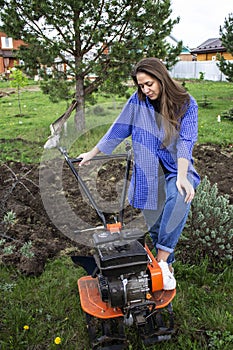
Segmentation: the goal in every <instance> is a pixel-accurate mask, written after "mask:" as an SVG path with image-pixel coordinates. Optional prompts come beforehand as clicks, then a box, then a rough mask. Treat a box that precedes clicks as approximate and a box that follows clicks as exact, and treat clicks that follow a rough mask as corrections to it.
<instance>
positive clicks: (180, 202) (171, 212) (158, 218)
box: [143, 177, 192, 264]
mask: <svg viewBox="0 0 233 350" xmlns="http://www.w3.org/2000/svg"><path fill="white" fill-rule="evenodd" d="M189 181H190V182H191V180H190V179H189ZM191 183H192V182H191ZM184 198H185V194H184V195H183V196H182V195H181V194H180V193H179V191H178V189H177V187H176V177H172V178H170V179H165V181H163V183H162V185H161V184H160V186H159V201H158V208H157V210H148V209H145V210H143V215H144V218H145V221H146V224H147V226H148V231H149V234H150V236H151V238H152V242H153V244H154V247H155V249H156V251H158V249H161V250H164V251H166V252H169V253H170V255H169V257H168V259H167V263H168V264H171V263H173V262H174V261H175V257H174V249H175V246H176V244H177V242H178V239H179V237H180V235H181V232H182V230H183V228H184V226H185V223H186V220H187V217H188V214H189V210H190V205H191V203H185V201H184Z"/></svg>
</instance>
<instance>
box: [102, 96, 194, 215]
mask: <svg viewBox="0 0 233 350" xmlns="http://www.w3.org/2000/svg"><path fill="white" fill-rule="evenodd" d="M156 116H158V113H156V112H155V109H154V107H153V106H152V104H151V102H150V100H149V99H148V98H146V101H140V100H139V98H138V94H137V92H136V93H134V94H133V95H132V96H131V97H130V99H129V100H128V102H127V103H126V105H125V106H124V108H123V110H122V112H121V114H120V115H119V117H118V118H117V119H116V120H115V122H114V123H113V124H112V126H111V127H110V129H109V130H108V131H107V133H106V134H105V135H104V136H103V138H102V139H101V140H100V141H99V143H98V144H97V147H98V149H99V150H100V151H101V152H103V153H105V154H111V153H112V152H113V150H114V149H115V148H116V147H117V146H118V145H119V144H120V143H121V142H122V141H123V140H124V139H125V138H127V137H129V136H131V138H132V147H133V153H134V168H133V173H132V177H131V182H130V186H129V191H128V199H129V203H130V204H131V205H132V206H134V207H135V208H139V209H153V210H154V209H156V208H157V200H158V182H159V181H158V179H159V174H158V168H159V162H160V163H162V164H163V165H164V167H165V168H166V169H167V171H168V173H167V174H166V178H169V177H173V176H177V159H178V158H186V159H188V160H189V167H188V173H189V175H190V176H191V177H192V179H193V183H194V186H197V185H198V183H199V182H200V178H199V175H198V173H197V172H196V170H195V168H194V167H193V158H192V150H193V146H194V143H195V142H196V141H197V132H198V106H197V103H196V101H195V100H194V98H193V97H192V96H190V103H189V106H188V109H187V111H186V113H185V115H184V116H183V118H182V119H181V124H180V130H179V137H178V138H174V140H173V141H172V142H171V143H170V145H169V146H167V147H163V146H162V140H163V139H164V129H163V127H162V126H161V127H159V126H158V123H157V121H156Z"/></svg>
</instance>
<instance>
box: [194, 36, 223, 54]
mask: <svg viewBox="0 0 233 350" xmlns="http://www.w3.org/2000/svg"><path fill="white" fill-rule="evenodd" d="M224 51H226V48H225V47H224V46H223V45H222V41H221V39H219V38H213V39H208V40H206V41H204V43H202V44H201V45H199V46H198V47H197V48H195V49H192V51H191V53H192V54H198V53H211V52H224Z"/></svg>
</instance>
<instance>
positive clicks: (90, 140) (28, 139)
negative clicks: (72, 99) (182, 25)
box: [0, 81, 233, 163]
mask: <svg viewBox="0 0 233 350" xmlns="http://www.w3.org/2000/svg"><path fill="white" fill-rule="evenodd" d="M1 84H6V83H1V82H0V90H4V88H6V85H3V86H2V87H1ZM186 88H187V89H188V91H189V93H190V94H192V95H193V96H194V97H195V98H196V99H197V101H198V102H200V104H201V102H202V101H203V98H204V96H207V101H208V102H210V105H209V106H208V108H204V107H201V106H200V107H199V139H198V142H199V143H206V142H210V143H214V144H221V145H223V146H228V145H229V144H232V142H233V140H232V121H230V120H228V119H222V121H221V123H219V122H218V121H217V116H218V115H220V114H221V113H222V112H223V111H225V110H229V109H230V108H232V105H233V84H230V83H226V82H206V81H204V82H199V81H198V82H187V83H186ZM35 90H36V89H35V86H34V85H33V86H32V87H28V88H26V89H25V90H22V92H21V93H20V102H21V108H22V114H23V115H22V116H19V107H18V98H17V94H11V95H9V96H6V97H3V98H1V99H0V119H1V129H0V151H1V160H2V161H3V160H16V161H21V162H33V163H34V162H39V161H40V157H41V155H42V152H43V145H44V143H45V142H46V140H47V137H48V136H49V135H50V130H49V125H50V124H51V123H52V122H53V121H55V120H56V119H57V118H58V117H59V116H61V115H62V114H63V113H64V112H65V110H66V109H67V103H66V102H65V101H62V102H59V103H56V104H54V103H51V102H50V100H49V98H48V96H47V95H43V94H42V92H41V91H40V90H38V89H37V90H36V91H35ZM125 101H126V100H125V99H124V98H116V97H113V96H111V97H109V98H105V97H98V103H97V104H96V105H94V106H90V105H87V106H86V130H85V132H84V135H83V136H81V135H78V134H77V132H76V131H75V128H74V122H73V117H71V118H70V120H69V121H68V127H67V128H68V137H66V139H65V140H64V143H66V142H67V140H68V139H69V140H76V141H77V142H78V145H77V146H76V148H77V154H78V153H81V152H82V151H85V150H88V149H89V148H90V147H92V146H94V145H95V144H96V142H97V141H98V140H99V138H100V137H101V136H102V135H103V134H104V132H105V131H106V130H107V128H108V126H109V125H110V124H111V123H112V121H113V120H114V119H115V118H116V117H117V115H118V114H119V112H120V110H121V108H122V106H123V105H124V103H125Z"/></svg>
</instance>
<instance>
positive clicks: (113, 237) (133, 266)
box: [94, 232, 149, 308]
mask: <svg viewBox="0 0 233 350" xmlns="http://www.w3.org/2000/svg"><path fill="white" fill-rule="evenodd" d="M119 237H121V239H119ZM94 242H95V246H96V254H95V256H94V258H95V261H96V264H97V266H98V273H97V276H98V280H99V288H100V294H101V297H102V300H103V301H105V302H108V303H109V304H110V305H111V307H120V308H124V307H127V306H132V305H134V304H136V303H141V302H144V301H145V300H146V293H147V292H148V290H149V287H148V275H147V264H148V259H149V258H148V254H147V252H146V250H145V248H144V246H143V244H142V243H141V241H140V240H136V239H135V240H128V239H127V237H125V235H124V233H122V232H121V236H119V233H113V234H109V232H108V233H107V234H106V233H105V232H104V233H100V234H96V235H94Z"/></svg>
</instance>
